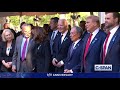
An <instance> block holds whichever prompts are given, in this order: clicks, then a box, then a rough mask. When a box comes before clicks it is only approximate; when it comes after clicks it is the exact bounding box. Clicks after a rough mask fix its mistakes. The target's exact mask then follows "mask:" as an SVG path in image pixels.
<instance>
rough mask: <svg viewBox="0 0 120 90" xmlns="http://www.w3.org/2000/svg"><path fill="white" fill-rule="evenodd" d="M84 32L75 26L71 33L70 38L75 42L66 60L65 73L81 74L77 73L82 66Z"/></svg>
mask: <svg viewBox="0 0 120 90" xmlns="http://www.w3.org/2000/svg"><path fill="white" fill-rule="evenodd" d="M82 33H83V30H82V28H80V27H77V26H74V27H73V28H72V29H71V31H70V38H71V41H72V42H73V43H72V44H71V46H70V48H69V50H68V55H67V58H66V60H65V65H64V73H73V72H79V71H75V69H76V67H77V65H78V64H81V52H82V43H83V41H82V39H81V36H82Z"/></svg>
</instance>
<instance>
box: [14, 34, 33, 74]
mask: <svg viewBox="0 0 120 90" xmlns="http://www.w3.org/2000/svg"><path fill="white" fill-rule="evenodd" d="M22 39H23V35H20V36H18V37H17V39H16V44H15V50H14V54H13V57H12V65H14V66H15V67H16V69H17V72H19V70H20V63H21V61H20V58H21V45H22ZM33 44H34V40H33V39H30V41H29V44H28V51H27V55H26V64H27V67H28V72H31V71H32V70H33V65H32V59H31V48H32V46H33Z"/></svg>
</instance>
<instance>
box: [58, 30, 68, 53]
mask: <svg viewBox="0 0 120 90" xmlns="http://www.w3.org/2000/svg"><path fill="white" fill-rule="evenodd" d="M68 37H69V32H68V33H67V34H66V36H65V38H64V39H63V42H62V44H61V46H60V49H59V51H60V50H61V48H62V46H63V45H64V43H65V42H66V40H67V39H68Z"/></svg>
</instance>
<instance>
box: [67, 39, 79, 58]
mask: <svg viewBox="0 0 120 90" xmlns="http://www.w3.org/2000/svg"><path fill="white" fill-rule="evenodd" d="M79 46H80V41H79V42H78V43H77V44H76V46H75V47H74V49H73V52H72V54H71V56H70V58H71V57H72V56H73V55H74V54H75V52H76V50H77V48H78V47H79ZM69 60H70V59H69Z"/></svg>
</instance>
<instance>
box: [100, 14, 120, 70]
mask: <svg viewBox="0 0 120 90" xmlns="http://www.w3.org/2000/svg"><path fill="white" fill-rule="evenodd" d="M119 21H120V14H119V13H118V12H106V16H105V28H107V29H108V35H107V37H106V39H105V42H104V44H103V48H102V55H101V56H102V57H101V60H102V63H103V64H112V72H120V26H119Z"/></svg>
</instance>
